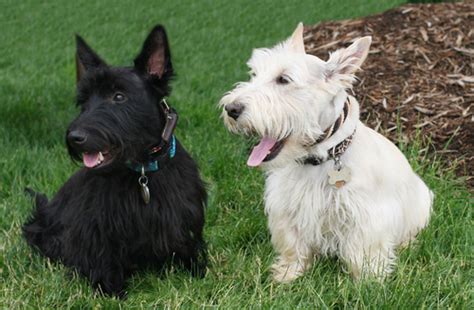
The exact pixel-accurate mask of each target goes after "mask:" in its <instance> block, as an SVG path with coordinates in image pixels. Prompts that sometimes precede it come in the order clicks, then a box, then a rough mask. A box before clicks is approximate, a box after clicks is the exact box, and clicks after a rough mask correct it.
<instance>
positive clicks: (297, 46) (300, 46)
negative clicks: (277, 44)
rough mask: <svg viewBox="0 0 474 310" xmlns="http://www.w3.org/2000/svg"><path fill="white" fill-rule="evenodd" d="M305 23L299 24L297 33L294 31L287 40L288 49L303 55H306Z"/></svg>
mask: <svg viewBox="0 0 474 310" xmlns="http://www.w3.org/2000/svg"><path fill="white" fill-rule="evenodd" d="M303 30H304V27H303V23H302V22H300V23H298V26H296V29H295V31H293V34H292V35H291V37H290V38H289V39H288V40H287V42H286V44H287V46H288V48H289V49H290V50H291V51H292V52H295V53H303V54H304V52H305V51H304V41H303Z"/></svg>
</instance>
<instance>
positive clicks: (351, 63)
mask: <svg viewBox="0 0 474 310" xmlns="http://www.w3.org/2000/svg"><path fill="white" fill-rule="evenodd" d="M371 42H372V37H370V36H367V37H363V38H360V39H357V40H356V41H355V42H354V43H352V44H351V45H350V46H349V47H347V48H345V49H340V50H337V51H335V52H334V53H332V54H331V56H330V57H329V60H328V61H327V62H326V79H328V80H329V79H331V78H333V77H335V76H336V75H344V74H347V75H351V74H353V73H354V72H356V71H357V70H358V69H359V68H360V66H361V65H362V63H363V62H364V60H365V58H367V54H368V53H369V49H370V43H371Z"/></svg>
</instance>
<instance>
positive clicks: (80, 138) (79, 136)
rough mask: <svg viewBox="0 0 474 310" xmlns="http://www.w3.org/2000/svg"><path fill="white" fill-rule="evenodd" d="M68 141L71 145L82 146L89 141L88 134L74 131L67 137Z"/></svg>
mask: <svg viewBox="0 0 474 310" xmlns="http://www.w3.org/2000/svg"><path fill="white" fill-rule="evenodd" d="M67 140H68V141H69V143H71V144H76V145H81V144H84V142H86V140H87V134H86V133H85V132H83V131H80V130H72V131H70V132H69V133H68V135H67Z"/></svg>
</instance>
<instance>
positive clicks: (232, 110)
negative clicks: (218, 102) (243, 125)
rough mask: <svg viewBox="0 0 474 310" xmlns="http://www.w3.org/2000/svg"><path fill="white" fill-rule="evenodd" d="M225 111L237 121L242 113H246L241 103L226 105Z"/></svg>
mask: <svg viewBox="0 0 474 310" xmlns="http://www.w3.org/2000/svg"><path fill="white" fill-rule="evenodd" d="M225 110H226V112H227V115H229V117H232V118H233V119H235V120H237V119H238V118H239V116H240V114H242V112H243V111H244V106H243V105H242V104H241V103H238V102H233V103H231V104H228V105H226V106H225Z"/></svg>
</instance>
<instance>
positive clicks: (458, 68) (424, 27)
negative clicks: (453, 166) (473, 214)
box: [304, 2, 474, 189]
mask: <svg viewBox="0 0 474 310" xmlns="http://www.w3.org/2000/svg"><path fill="white" fill-rule="evenodd" d="M366 35H371V36H372V46H371V50H370V53H369V57H368V58H367V60H366V61H365V63H364V64H363V65H362V69H363V70H362V71H359V72H358V73H357V76H358V77H359V79H360V81H359V83H358V84H357V85H356V86H355V87H354V93H355V95H356V97H357V99H358V100H359V102H360V104H361V119H362V120H363V121H364V122H365V123H366V124H368V125H369V126H370V127H372V128H374V129H376V130H377V131H379V132H380V133H382V134H384V135H385V136H386V137H388V138H389V139H391V140H392V141H399V140H400V132H399V130H398V129H399V128H400V126H401V129H402V139H404V140H406V141H411V140H412V139H413V138H414V137H415V135H416V134H417V133H418V134H420V135H421V137H422V138H423V139H428V138H429V137H431V142H432V146H433V147H434V150H435V151H436V152H437V153H441V154H443V158H445V159H446V161H447V162H448V163H452V162H454V161H458V163H459V166H458V169H457V171H458V174H459V175H464V176H466V177H467V183H468V185H469V187H470V188H471V189H472V188H473V187H474V176H473V171H474V105H473V102H474V73H473V71H474V3H472V2H471V3H442V4H409V5H404V6H401V7H399V8H396V9H392V10H389V11H386V12H384V13H382V14H379V15H374V16H369V17H365V18H361V19H354V20H342V21H329V22H322V23H320V24H317V25H315V26H311V27H306V29H305V35H304V37H305V45H306V52H307V53H309V54H313V55H316V56H318V57H320V58H322V59H327V58H328V53H329V52H330V51H334V50H335V49H337V48H341V47H346V46H348V45H349V44H350V43H351V42H352V41H353V40H354V39H355V38H358V37H362V36H366ZM397 124H398V125H397ZM425 141H428V140H425ZM446 145H447V147H446Z"/></svg>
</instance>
